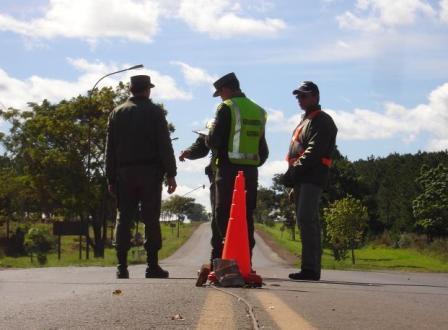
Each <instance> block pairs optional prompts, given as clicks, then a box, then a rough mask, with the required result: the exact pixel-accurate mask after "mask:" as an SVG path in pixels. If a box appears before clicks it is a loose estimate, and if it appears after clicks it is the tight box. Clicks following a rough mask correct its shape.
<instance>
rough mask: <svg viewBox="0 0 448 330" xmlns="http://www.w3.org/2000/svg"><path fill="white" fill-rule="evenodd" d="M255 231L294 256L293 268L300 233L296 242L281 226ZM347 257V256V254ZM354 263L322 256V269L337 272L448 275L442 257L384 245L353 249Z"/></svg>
mask: <svg viewBox="0 0 448 330" xmlns="http://www.w3.org/2000/svg"><path fill="white" fill-rule="evenodd" d="M256 229H257V230H258V231H262V232H264V233H266V234H268V235H269V236H270V237H271V238H272V240H270V242H271V243H270V244H276V245H277V246H276V247H274V250H275V249H284V250H286V251H288V252H289V253H291V254H294V255H295V256H296V262H295V266H298V265H299V255H300V253H301V244H300V237H299V234H298V233H296V240H295V241H293V240H291V238H290V233H289V232H288V231H284V232H283V234H282V232H281V231H280V224H275V226H274V227H268V226H265V225H262V224H256ZM349 256H350V255H349ZM355 257H356V263H355V264H354V265H353V264H352V261H351V258H350V257H349V258H347V259H345V260H344V261H336V260H334V258H333V253H332V251H331V250H330V249H324V251H323V255H322V267H323V268H324V269H340V270H380V269H381V270H400V271H418V272H448V263H447V262H446V260H444V259H443V258H441V257H440V258H439V257H437V256H429V255H425V254H423V253H421V252H419V251H417V250H415V249H394V248H390V247H385V246H374V245H367V246H365V247H363V248H361V249H357V250H355Z"/></svg>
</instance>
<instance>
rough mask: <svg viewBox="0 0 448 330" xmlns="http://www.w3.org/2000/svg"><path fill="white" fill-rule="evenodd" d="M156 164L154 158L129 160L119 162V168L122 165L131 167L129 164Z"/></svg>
mask: <svg viewBox="0 0 448 330" xmlns="http://www.w3.org/2000/svg"><path fill="white" fill-rule="evenodd" d="M155 164H158V162H157V161H156V160H154V159H146V160H134V161H131V162H121V163H120V168H123V167H131V166H145V165H146V166H148V165H155Z"/></svg>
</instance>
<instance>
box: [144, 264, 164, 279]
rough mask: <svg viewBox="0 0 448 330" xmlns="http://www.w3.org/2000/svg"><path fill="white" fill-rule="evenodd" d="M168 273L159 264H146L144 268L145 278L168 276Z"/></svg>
mask: <svg viewBox="0 0 448 330" xmlns="http://www.w3.org/2000/svg"><path fill="white" fill-rule="evenodd" d="M169 275H170V273H168V272H167V271H166V270H163V269H162V267H160V266H159V265H156V266H148V267H147V268H146V274H145V277H146V278H168V277H169Z"/></svg>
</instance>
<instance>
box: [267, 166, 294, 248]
mask: <svg viewBox="0 0 448 330" xmlns="http://www.w3.org/2000/svg"><path fill="white" fill-rule="evenodd" d="M272 181H273V185H272V190H273V191H274V192H275V194H276V197H275V199H276V204H275V210H274V214H273V215H274V217H276V218H279V219H282V220H283V221H284V225H285V227H286V228H288V230H289V231H290V233H291V240H293V241H295V240H296V216H295V214H296V213H295V204H294V202H293V201H292V200H291V198H290V192H291V189H290V188H286V187H285V186H283V185H282V184H281V183H280V174H276V175H274V178H273V179H272Z"/></svg>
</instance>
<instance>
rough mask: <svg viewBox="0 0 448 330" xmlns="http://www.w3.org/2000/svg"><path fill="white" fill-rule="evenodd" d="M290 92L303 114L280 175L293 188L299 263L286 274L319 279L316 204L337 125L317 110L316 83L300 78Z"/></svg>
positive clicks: (319, 251) (319, 108)
mask: <svg viewBox="0 0 448 330" xmlns="http://www.w3.org/2000/svg"><path fill="white" fill-rule="evenodd" d="M293 95H295V96H296V98H297V100H298V102H299V106H300V108H301V109H303V110H304V111H305V114H304V116H303V117H302V120H301V122H300V123H299V125H298V126H297V127H296V129H295V130H294V133H293V136H292V139H291V143H290V146H289V151H288V156H287V160H288V163H289V167H288V171H287V172H286V173H285V174H284V176H283V183H284V184H285V186H287V187H293V188H294V190H293V192H294V200H295V206H296V217H297V224H298V226H299V228H300V236H301V241H302V262H301V271H300V272H299V273H291V274H289V278H291V279H293V280H319V279H320V275H321V258H322V246H321V223H320V220H319V216H318V215H319V203H320V198H321V195H322V190H323V188H324V187H325V185H326V183H327V180H328V175H329V170H330V166H331V155H332V153H333V150H334V148H335V144H336V134H337V128H336V125H335V124H334V122H333V119H332V118H331V117H330V116H329V115H328V114H327V113H325V112H323V111H322V110H321V106H320V105H319V100H320V95H319V89H318V87H317V85H316V84H314V83H313V82H311V81H304V82H303V83H302V84H301V85H300V86H299V87H298V88H297V89H295V90H294V91H293Z"/></svg>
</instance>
